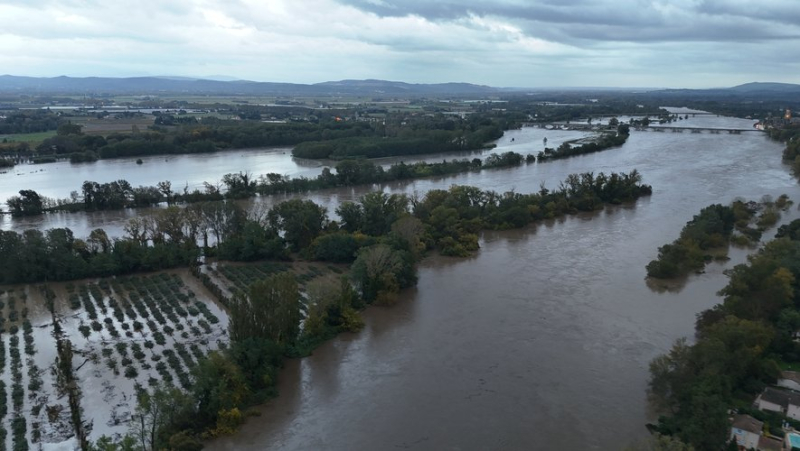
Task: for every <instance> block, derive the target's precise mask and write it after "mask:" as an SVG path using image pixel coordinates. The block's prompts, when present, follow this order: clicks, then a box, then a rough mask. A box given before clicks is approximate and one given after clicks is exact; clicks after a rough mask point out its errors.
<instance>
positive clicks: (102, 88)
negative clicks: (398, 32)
mask: <svg viewBox="0 0 800 451" xmlns="http://www.w3.org/2000/svg"><path fill="white" fill-rule="evenodd" d="M0 92H28V93H37V94H56V93H60V94H66V93H71V94H76V93H77V94H93V95H99V94H156V95H157V94H167V93H169V94H174V93H185V94H226V95H279V96H284V95H285V96H326V95H333V96H335V95H358V96H365V95H368V96H442V95H470V94H491V93H498V92H502V91H501V90H499V89H497V88H492V87H489V86H481V85H474V84H470V83H439V84H412V83H403V82H397V81H385V80H342V81H329V82H325V83H317V84H311V85H306V84H295V83H269V82H255V81H247V80H209V79H195V78H188V77H171V76H160V77H131V78H108V77H85V78H76V77H66V76H61V77H53V78H38V77H19V76H14V75H0Z"/></svg>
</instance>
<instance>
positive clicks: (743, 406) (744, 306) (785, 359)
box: [649, 220, 800, 449]
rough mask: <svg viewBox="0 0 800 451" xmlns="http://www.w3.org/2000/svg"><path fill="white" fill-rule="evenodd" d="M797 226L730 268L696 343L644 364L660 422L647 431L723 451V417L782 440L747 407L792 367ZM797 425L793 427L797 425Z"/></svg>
mask: <svg viewBox="0 0 800 451" xmlns="http://www.w3.org/2000/svg"><path fill="white" fill-rule="evenodd" d="M798 230H800V221H799V220H795V221H793V222H792V223H791V224H789V225H786V226H781V227H780V228H779V229H778V233H777V235H776V238H775V239H774V240H772V241H770V242H769V243H767V244H766V245H765V246H764V247H763V249H761V250H760V251H759V252H758V253H756V254H755V255H753V256H751V257H750V259H749V262H748V263H747V264H742V265H737V266H735V267H734V268H733V270H732V271H730V273H729V277H730V280H729V282H728V284H727V285H726V286H725V288H723V289H722V290H721V291H720V292H719V295H720V296H722V299H723V300H722V302H721V303H720V304H717V305H716V306H715V307H713V308H711V309H709V310H706V311H704V312H702V313H700V314H699V315H698V316H697V322H696V342H695V343H694V344H689V343H688V342H687V341H686V340H685V339H681V340H679V341H678V342H677V343H676V344H675V345H674V346H673V348H672V349H671V350H670V351H669V352H668V353H666V354H664V355H662V356H659V357H657V358H656V359H655V360H653V362H652V363H651V364H650V373H651V379H650V382H649V395H650V398H651V401H652V402H653V403H654V405H655V406H657V407H658V408H659V409H660V411H661V412H662V413H663V415H662V416H661V417H660V418H659V420H658V423H657V424H653V425H650V426H649V427H650V429H651V430H654V431H657V432H659V433H661V434H666V435H672V436H675V437H677V438H679V439H680V440H681V441H683V442H684V443H686V444H690V445H692V446H694V447H695V449H723V447H724V445H725V444H726V443H727V441H728V438H729V430H730V424H729V422H728V417H729V410H730V409H734V410H737V411H739V412H740V413H748V414H750V415H752V416H754V417H756V418H758V419H761V420H767V427H768V428H769V430H770V433H772V434H773V435H778V436H782V434H783V432H782V431H781V429H780V428H781V424H782V421H785V419H783V418H780V417H779V418H775V417H773V416H770V415H769V414H768V413H765V412H762V411H760V410H757V409H754V408H752V403H753V399H754V398H755V396H756V395H757V394H758V393H760V392H761V391H762V390H763V389H764V387H766V386H768V385H772V384H774V383H775V382H776V380H777V378H778V377H779V376H780V367H781V366H782V365H786V364H796V363H797V362H800V344H798V343H797V342H796V341H794V339H793V337H794V334H795V333H796V332H797V331H798V330H800V303H799V301H800V292H799V291H798V290H799V289H800V287H799V286H798V284H797V280H798V276H800V257H798V256H800V241H799V240H798V239H799V238H800V235H798V234H797V231H798ZM798 425H800V424H798Z"/></svg>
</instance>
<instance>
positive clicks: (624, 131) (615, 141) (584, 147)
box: [537, 124, 630, 161]
mask: <svg viewBox="0 0 800 451" xmlns="http://www.w3.org/2000/svg"><path fill="white" fill-rule="evenodd" d="M629 136H630V126H629V125H628V124H619V125H618V126H617V132H616V133H614V132H611V133H607V132H606V133H603V134H602V135H601V136H600V137H599V138H597V139H595V140H593V141H592V142H588V143H586V144H581V145H580V146H575V147H573V146H572V145H571V144H570V143H568V142H565V143H563V144H561V145H560V146H558V148H557V149H551V148H545V149H544V151H542V152H539V154H538V155H537V160H539V161H548V160H558V159H561V158H569V157H572V156H575V155H584V154H587V153H594V152H600V151H603V150H606V149H610V148H612V147H619V146H621V145H623V144H625V142H627V141H628V137H629Z"/></svg>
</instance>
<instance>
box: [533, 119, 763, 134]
mask: <svg viewBox="0 0 800 451" xmlns="http://www.w3.org/2000/svg"><path fill="white" fill-rule="evenodd" d="M523 126H525V127H538V128H546V129H548V130H575V131H587V132H601V131H609V130H614V129H615V127H609V126H608V125H600V124H542V123H536V122H526V123H524V124H523ZM631 130H635V131H639V132H647V131H654V132H660V133H663V132H672V133H684V132H689V133H703V132H706V133H711V134H722V133H728V134H731V135H738V134H741V133H742V132H760V131H763V130H758V129H756V128H716V127H679V126H670V125H648V126H642V125H640V126H631Z"/></svg>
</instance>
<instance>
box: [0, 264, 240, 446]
mask: <svg viewBox="0 0 800 451" xmlns="http://www.w3.org/2000/svg"><path fill="white" fill-rule="evenodd" d="M211 299H212V298H211V295H210V294H209V293H208V291H207V290H205V288H203V287H202V285H200V284H199V283H197V282H196V280H194V278H192V276H191V275H190V274H189V273H188V271H173V272H163V273H159V274H154V275H139V276H131V277H120V278H113V279H100V280H98V281H93V282H80V283H66V284H53V285H50V286H48V287H47V288H44V287H31V286H27V287H23V288H15V289H9V290H7V291H4V292H3V293H2V295H0V302H2V308H0V312H2V327H3V333H2V341H1V343H2V351H0V369H1V370H2V372H0V382H1V383H0V400H4V401H5V403H2V402H0V426H2V430H0V440H1V441H2V442H3V444H4V445H5V446H4V448H5V449H15V450H21V449H28V447H29V445H28V444H52V443H63V442H67V441H75V440H76V439H75V436H76V430H78V429H82V431H81V432H79V433H82V434H85V436H86V437H87V438H88V439H89V440H92V441H94V440H96V439H98V438H99V437H101V436H102V435H108V436H115V435H123V434H125V433H127V432H129V431H130V420H131V417H132V415H133V413H134V412H135V409H136V394H137V390H141V389H148V388H149V387H152V386H154V385H156V384H158V383H160V382H162V381H163V382H168V383H171V384H174V385H175V386H177V387H182V388H184V389H186V388H188V387H190V386H191V384H192V378H191V375H190V370H191V367H192V366H194V365H195V364H196V362H197V361H198V359H201V358H203V357H204V356H205V355H206V354H207V353H208V352H209V351H212V350H215V349H219V348H220V347H224V346H226V344H227V341H228V338H227V327H228V317H227V314H226V313H225V311H224V310H223V309H222V308H221V307H220V306H219V305H217V304H216V303H215V302H214V301H212V300H211ZM64 352H68V353H69V356H67V355H65V354H63V353H64ZM67 360H71V364H69V365H67V367H69V368H71V373H72V374H71V375H65V374H64V373H65V371H64V368H65V363H64V362H65V361H67ZM71 388H75V389H77V393H78V396H72V397H71V396H70V395H69V393H70V389H71ZM72 398H75V399H77V400H79V405H77V406H73V405H72V404H73V402H71V400H72ZM76 414H80V420H79V421H80V426H76V421H77V420H75V418H76V416H75V415H76Z"/></svg>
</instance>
